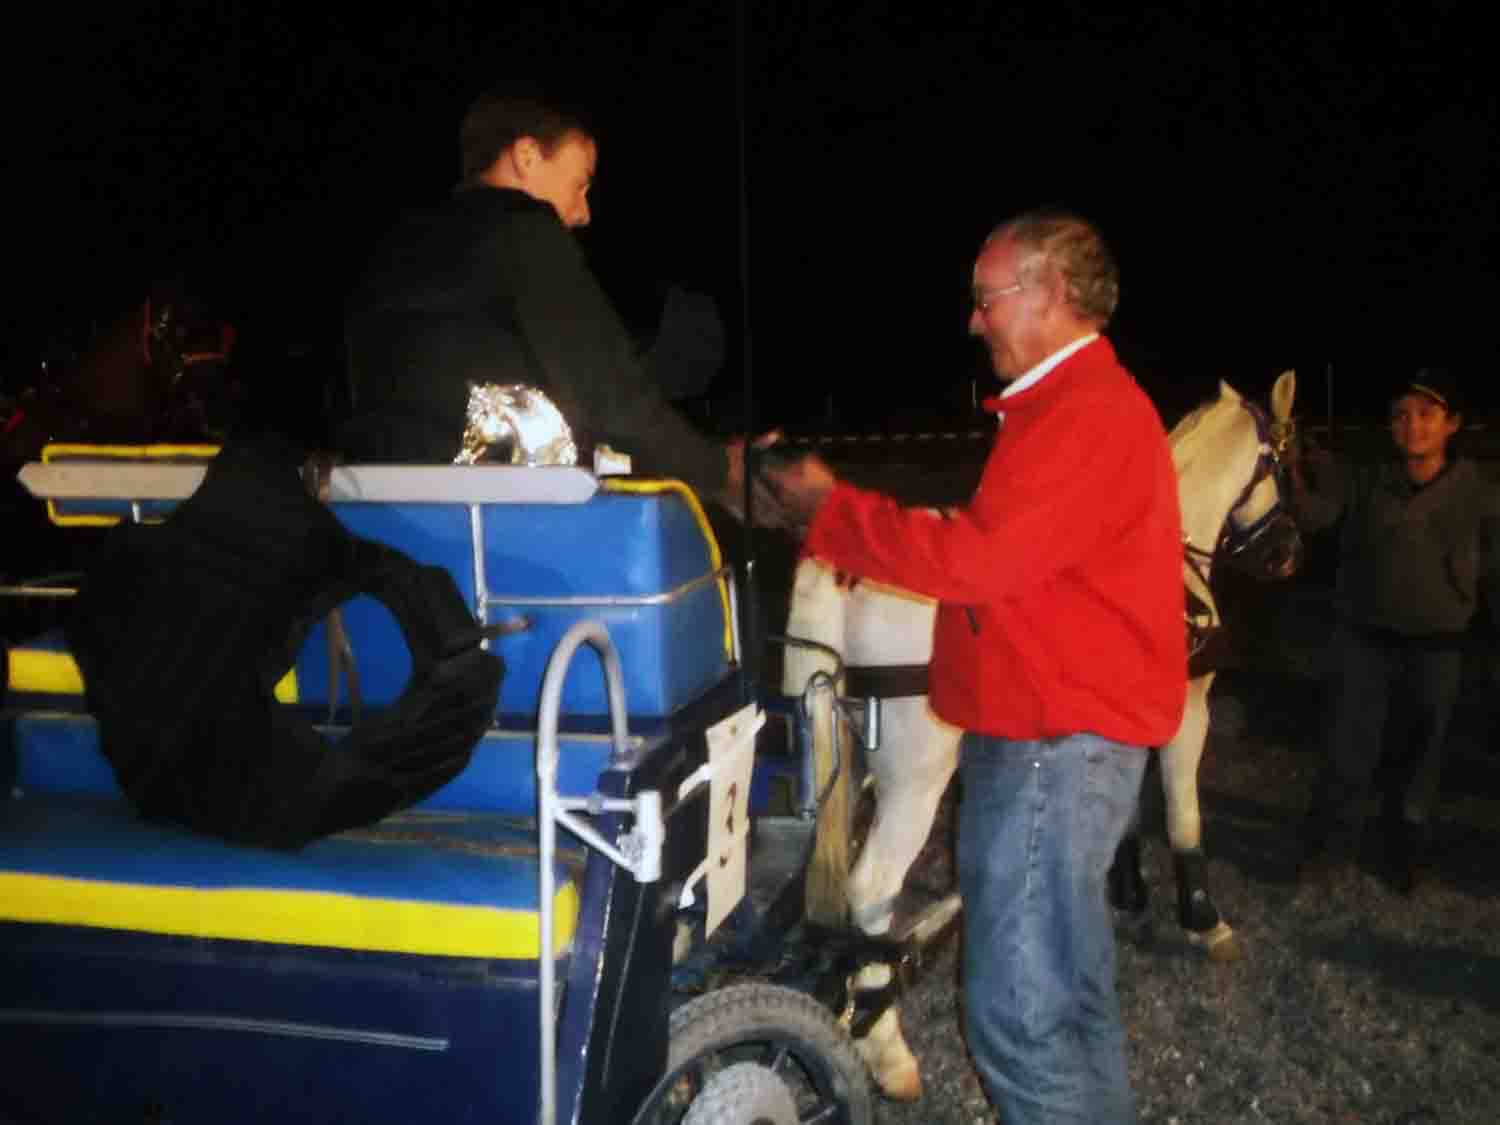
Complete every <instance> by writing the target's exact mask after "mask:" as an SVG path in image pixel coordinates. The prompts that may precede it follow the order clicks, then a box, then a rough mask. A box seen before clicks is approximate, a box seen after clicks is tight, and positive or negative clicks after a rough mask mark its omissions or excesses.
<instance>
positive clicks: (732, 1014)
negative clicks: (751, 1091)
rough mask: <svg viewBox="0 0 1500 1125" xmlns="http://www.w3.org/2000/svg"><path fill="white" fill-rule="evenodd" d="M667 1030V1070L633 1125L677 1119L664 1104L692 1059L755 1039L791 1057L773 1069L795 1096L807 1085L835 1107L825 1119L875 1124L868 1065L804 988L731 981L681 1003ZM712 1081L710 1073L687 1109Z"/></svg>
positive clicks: (750, 1044)
mask: <svg viewBox="0 0 1500 1125" xmlns="http://www.w3.org/2000/svg"><path fill="white" fill-rule="evenodd" d="M670 1028H671V1039H670V1042H669V1044H668V1047H667V1072H666V1074H665V1075H663V1077H662V1080H661V1081H660V1082H659V1083H657V1086H656V1089H655V1090H654V1091H653V1092H652V1095H651V1097H649V1098H647V1099H646V1103H645V1105H644V1106H643V1107H642V1108H641V1111H640V1112H639V1113H638V1114H637V1115H636V1118H635V1120H636V1122H637V1123H652V1125H655V1123H657V1122H661V1121H668V1120H681V1119H680V1118H669V1117H664V1116H662V1113H663V1103H664V1102H666V1101H667V1100H668V1099H669V1098H670V1097H671V1095H672V1092H673V1090H674V1088H675V1087H676V1086H677V1085H678V1084H679V1082H680V1080H682V1079H683V1078H685V1077H687V1076H688V1073H689V1071H690V1070H691V1069H692V1068H693V1066H694V1065H695V1064H700V1063H704V1062H708V1061H711V1060H712V1058H713V1056H715V1055H718V1054H721V1053H727V1052H732V1051H735V1050H736V1049H737V1048H743V1049H748V1050H752V1051H753V1050H754V1049H755V1048H756V1047H757V1045H759V1044H766V1045H768V1046H769V1045H771V1044H774V1045H775V1046H776V1047H777V1048H778V1049H779V1050H784V1051H785V1052H786V1053H787V1054H788V1055H789V1056H790V1060H789V1064H790V1065H791V1066H792V1070H791V1071H788V1072H780V1071H773V1073H774V1074H776V1075H777V1078H778V1080H779V1081H782V1082H783V1083H784V1084H787V1086H788V1089H789V1090H790V1091H791V1093H792V1097H793V1099H794V1101H797V1100H798V1097H799V1092H800V1093H806V1092H807V1089H806V1088H811V1089H812V1090H813V1091H814V1092H816V1094H817V1097H818V1099H819V1101H820V1102H831V1103H832V1104H834V1105H835V1106H837V1112H836V1113H835V1114H834V1115H832V1116H831V1117H830V1118H828V1119H827V1121H828V1125H874V1120H875V1095H874V1092H873V1091H872V1089H871V1086H870V1072H869V1070H868V1068H867V1067H866V1066H865V1064H864V1061H863V1060H862V1059H860V1057H859V1055H858V1054H857V1053H856V1052H855V1050H854V1044H853V1042H852V1041H851V1040H850V1038H849V1034H848V1032H847V1031H845V1030H844V1029H843V1028H842V1027H840V1026H839V1024H838V1022H837V1021H836V1020H835V1019H834V1018H833V1016H832V1014H831V1013H830V1012H829V1011H828V1009H827V1008H826V1007H824V1006H823V1005H822V1004H820V1003H818V1002H817V1001H816V1000H814V999H813V998H812V997H810V996H808V995H806V994H804V993H801V992H798V991H796V990H795V989H791V988H785V987H783V986H781V985H776V984H767V983H764V982H760V981H753V982H749V983H746V984H736V985H730V986H729V987H727V988H720V989H716V990H715V991H713V992H708V993H705V994H704V995H702V996H699V997H696V998H694V999H693V1000H690V1001H688V1003H686V1004H684V1005H682V1007H680V1008H678V1009H677V1010H676V1011H674V1012H673V1013H672V1018H671V1025H670ZM741 1061H746V1060H744V1059H739V1058H736V1059H732V1060H729V1065H733V1064H734V1063H737V1062H741ZM748 1061H752V1062H757V1063H758V1062H760V1061H762V1060H757V1059H751V1060H748ZM764 1061H770V1060H769V1059H767V1060H764ZM723 1069H725V1070H727V1069H729V1066H725V1067H724V1068H723ZM788 1079H791V1081H790V1082H788ZM711 1084H712V1076H710V1078H709V1080H707V1081H705V1082H704V1088H703V1089H702V1090H699V1091H698V1092H697V1094H696V1095H695V1096H694V1097H693V1102H692V1104H691V1105H689V1106H688V1107H687V1108H688V1109H691V1108H692V1105H695V1104H696V1103H697V1101H698V1099H699V1098H701V1097H702V1095H703V1094H704V1093H705V1092H706V1091H707V1090H708V1088H709V1086H710V1085H711ZM799 1086H800V1087H802V1089H801V1090H800V1091H799ZM798 1109H799V1112H800V1111H801V1107H800V1105H799V1107H798Z"/></svg>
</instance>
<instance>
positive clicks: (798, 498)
mask: <svg viewBox="0 0 1500 1125" xmlns="http://www.w3.org/2000/svg"><path fill="white" fill-rule="evenodd" d="M760 476H761V478H762V479H764V480H765V481H766V482H767V483H768V484H770V486H771V488H772V490H773V491H774V492H775V493H776V495H777V497H778V498H779V499H780V501H781V505H782V507H783V508H785V509H786V512H787V515H788V517H789V518H790V519H791V520H792V521H793V522H794V523H797V524H800V525H804V526H805V525H807V524H810V523H812V520H813V517H814V516H815V515H817V513H818V509H819V508H820V507H822V505H823V501H824V500H826V499H828V494H829V493H830V492H832V491H833V486H834V485H835V484H837V483H838V478H837V477H836V476H834V475H833V470H832V469H830V468H829V467H828V465H827V464H826V463H825V462H824V461H823V459H822V458H821V457H819V456H818V455H817V454H816V453H809V454H808V455H807V456H805V457H801V458H798V459H797V460H795V461H786V460H783V459H782V458H780V457H776V458H771V459H767V460H766V461H763V462H762V464H761V466H760Z"/></svg>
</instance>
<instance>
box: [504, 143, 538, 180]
mask: <svg viewBox="0 0 1500 1125" xmlns="http://www.w3.org/2000/svg"><path fill="white" fill-rule="evenodd" d="M510 159H511V163H513V164H514V165H515V166H516V172H517V174H518V175H520V176H521V177H523V178H525V177H527V176H529V175H531V173H532V172H533V171H535V170H536V166H537V164H538V163H540V161H541V159H542V146H541V145H539V144H537V143H536V138H534V137H522V138H521V139H520V140H518V141H516V143H515V144H513V145H511V146H510Z"/></svg>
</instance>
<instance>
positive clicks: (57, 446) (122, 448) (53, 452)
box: [42, 441, 219, 527]
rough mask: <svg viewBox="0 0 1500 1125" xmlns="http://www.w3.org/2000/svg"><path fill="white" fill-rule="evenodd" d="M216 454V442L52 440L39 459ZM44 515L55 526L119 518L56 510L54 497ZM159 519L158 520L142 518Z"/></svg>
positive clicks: (110, 522) (102, 523)
mask: <svg viewBox="0 0 1500 1125" xmlns="http://www.w3.org/2000/svg"><path fill="white" fill-rule="evenodd" d="M218 455H219V446H217V445H168V444H158V445H89V444H87V443H84V442H68V441H54V442H49V443H48V444H47V445H44V446H42V461H43V463H44V464H50V463H51V462H53V461H66V460H69V459H70V458H97V459H99V460H116V461H211V460H213V459H214V458H215V457H217V456H218ZM47 518H48V519H49V520H50V521H51V522H52V523H54V524H56V525H57V526H58V527H113V526H114V525H115V524H117V523H119V522H120V520H121V517H120V516H117V515H101V514H99V513H88V514H85V515H69V514H67V513H65V512H61V511H59V510H58V507H57V501H56V500H48V501H47ZM145 522H146V523H159V522H161V521H160V520H146V521H145Z"/></svg>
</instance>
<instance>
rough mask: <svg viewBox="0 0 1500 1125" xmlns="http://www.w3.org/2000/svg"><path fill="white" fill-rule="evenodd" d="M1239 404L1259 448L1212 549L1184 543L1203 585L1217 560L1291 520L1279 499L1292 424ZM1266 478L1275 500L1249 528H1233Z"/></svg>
mask: <svg viewBox="0 0 1500 1125" xmlns="http://www.w3.org/2000/svg"><path fill="white" fill-rule="evenodd" d="M1240 405H1241V406H1242V407H1243V408H1244V409H1245V410H1246V412H1248V413H1249V415H1250V417H1251V419H1252V420H1253V421H1254V422H1255V436H1256V439H1257V440H1258V441H1259V444H1260V448H1259V450H1258V452H1257V454H1256V458H1255V468H1254V469H1253V470H1252V471H1251V473H1250V479H1249V480H1248V481H1247V482H1246V483H1245V487H1244V488H1242V489H1240V492H1239V495H1238V496H1236V497H1235V498H1234V503H1233V504H1231V505H1229V513H1228V515H1227V516H1226V517H1225V519H1224V526H1223V527H1222V528H1221V529H1220V530H1219V538H1218V539H1217V540H1216V541H1215V543H1214V546H1213V549H1212V550H1204V549H1203V548H1202V547H1199V546H1197V545H1196V544H1194V543H1191V542H1188V543H1186V551H1187V555H1188V561H1189V563H1190V564H1192V565H1193V569H1194V570H1196V571H1198V574H1199V577H1200V578H1202V579H1203V580H1204V582H1205V584H1206V583H1207V581H1208V572H1209V571H1210V570H1211V569H1213V565H1214V563H1215V562H1216V561H1217V560H1218V559H1220V558H1221V557H1230V558H1233V557H1235V556H1238V555H1243V554H1244V553H1245V552H1247V551H1249V550H1250V549H1251V548H1252V547H1254V546H1255V545H1256V544H1258V543H1259V542H1260V541H1261V540H1262V539H1264V538H1265V537H1266V535H1267V534H1268V533H1269V532H1270V531H1271V530H1272V528H1274V527H1277V526H1279V525H1280V524H1282V523H1284V522H1285V521H1287V520H1289V519H1291V516H1290V514H1289V513H1288V512H1287V510H1286V507H1285V506H1284V505H1283V503H1282V497H1283V496H1285V495H1287V487H1286V485H1287V469H1286V464H1285V461H1284V456H1285V453H1286V450H1287V447H1288V446H1289V445H1290V444H1291V442H1292V434H1293V423H1292V422H1291V420H1290V419H1288V420H1287V421H1285V422H1272V421H1271V420H1270V419H1269V418H1268V417H1267V416H1266V412H1265V411H1264V410H1262V409H1261V408H1260V407H1259V406H1257V405H1256V404H1255V403H1253V402H1250V401H1248V400H1246V399H1241V400H1240ZM1267 478H1274V479H1275V481H1276V498H1275V500H1273V501H1272V502H1271V506H1270V507H1268V508H1267V509H1266V510H1265V511H1264V512H1262V513H1261V514H1260V515H1259V516H1257V517H1256V518H1255V519H1254V520H1253V521H1251V522H1250V523H1249V524H1248V525H1246V526H1244V527H1238V526H1236V525H1235V522H1234V513H1235V512H1237V511H1239V510H1240V508H1241V507H1242V506H1243V505H1244V503H1245V502H1246V501H1247V500H1249V499H1250V495H1251V493H1253V492H1254V491H1255V490H1256V489H1257V488H1258V487H1260V484H1261V482H1262V481H1264V480H1266V479H1267Z"/></svg>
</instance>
